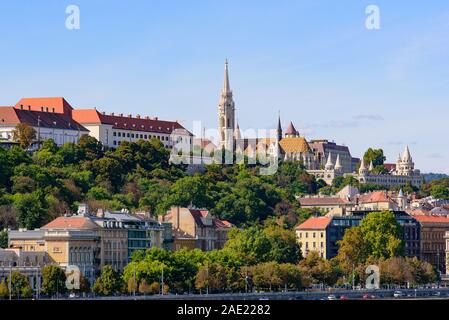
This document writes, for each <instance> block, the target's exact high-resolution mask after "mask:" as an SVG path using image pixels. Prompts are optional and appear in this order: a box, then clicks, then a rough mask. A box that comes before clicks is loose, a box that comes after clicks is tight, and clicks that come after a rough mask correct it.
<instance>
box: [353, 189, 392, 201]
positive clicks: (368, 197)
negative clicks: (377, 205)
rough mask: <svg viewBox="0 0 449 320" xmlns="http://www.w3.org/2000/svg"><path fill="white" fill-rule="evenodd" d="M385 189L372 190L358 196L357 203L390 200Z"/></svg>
mask: <svg viewBox="0 0 449 320" xmlns="http://www.w3.org/2000/svg"><path fill="white" fill-rule="evenodd" d="M390 201H391V199H390V198H389V197H388V196H387V194H386V193H385V191H373V192H370V193H366V194H361V195H360V196H359V203H372V202H390Z"/></svg>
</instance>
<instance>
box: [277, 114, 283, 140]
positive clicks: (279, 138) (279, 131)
mask: <svg viewBox="0 0 449 320" xmlns="http://www.w3.org/2000/svg"><path fill="white" fill-rule="evenodd" d="M276 133H277V139H278V141H281V140H282V126H281V112H280V111H279V116H278V128H277V130H276Z"/></svg>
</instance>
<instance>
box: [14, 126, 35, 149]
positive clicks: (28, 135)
mask: <svg viewBox="0 0 449 320" xmlns="http://www.w3.org/2000/svg"><path fill="white" fill-rule="evenodd" d="M12 134H13V140H14V141H17V142H19V144H20V146H21V147H22V148H23V149H27V148H28V147H30V146H31V144H32V143H33V141H34V140H35V139H36V130H35V129H34V128H33V127H30V126H29V125H27V124H26V123H19V124H17V125H16V127H15V129H14V130H13V132H12Z"/></svg>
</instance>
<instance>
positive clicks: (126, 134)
mask: <svg viewBox="0 0 449 320" xmlns="http://www.w3.org/2000/svg"><path fill="white" fill-rule="evenodd" d="M112 135H113V136H114V137H123V138H133V139H139V138H140V139H151V138H157V139H159V140H161V141H168V140H169V137H168V136H156V135H151V134H142V133H141V134H139V133H135V134H134V133H129V132H121V131H118V132H117V131H114V132H113V133H112Z"/></svg>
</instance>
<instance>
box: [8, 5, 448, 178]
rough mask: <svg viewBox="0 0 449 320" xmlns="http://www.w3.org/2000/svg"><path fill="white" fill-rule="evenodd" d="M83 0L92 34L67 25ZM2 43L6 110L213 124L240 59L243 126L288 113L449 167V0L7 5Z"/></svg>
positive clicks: (393, 152)
mask: <svg viewBox="0 0 449 320" xmlns="http://www.w3.org/2000/svg"><path fill="white" fill-rule="evenodd" d="M71 4H75V5H78V6H79V8H80V12H81V25H80V26H81V28H80V30H68V29H66V28H65V20H66V17H67V15H66V13H65V9H66V7H67V6H68V5H71ZM370 4H374V5H377V6H378V7H379V9H380V14H381V28H380V30H367V29H366V28H365V19H366V14H365V8H366V7H367V6H368V5H370ZM0 39H1V41H0V59H1V61H2V63H1V64H0V72H1V74H2V77H1V78H0V105H12V104H14V103H15V102H16V101H18V100H19V99H20V98H21V97H38V96H64V97H66V99H67V100H68V101H69V102H70V103H71V104H72V105H73V106H74V107H76V108H89V107H97V108H98V109H100V110H104V111H107V112H123V113H133V114H141V115H150V116H159V117H160V118H167V119H173V120H175V119H177V120H180V121H182V123H183V124H184V125H185V126H186V127H189V128H190V127H191V126H192V121H194V120H201V121H203V123H204V124H205V125H206V126H207V127H215V126H216V125H217V119H216V117H217V103H218V99H219V92H220V89H221V87H222V81H223V62H224V59H225V58H228V59H229V62H230V66H229V68H230V78H231V79H230V80H231V87H232V89H233V92H234V98H235V102H236V107H237V117H238V121H239V123H240V126H241V128H242V129H247V128H274V127H275V125H276V120H277V114H278V110H280V112H281V117H282V120H283V123H284V126H286V125H287V122H288V121H289V120H292V121H293V122H294V124H295V126H296V127H297V129H299V130H300V131H301V133H302V134H304V135H305V136H306V138H308V139H311V138H327V139H329V140H335V141H336V142H338V143H344V144H347V145H348V146H349V147H350V150H351V152H352V153H353V155H354V156H360V155H361V154H362V153H363V152H364V151H365V150H366V149H367V148H368V147H370V146H373V147H380V148H383V149H384V151H385V154H386V156H387V158H388V160H389V161H394V160H395V159H396V156H397V154H398V152H402V150H403V149H404V146H405V144H408V145H409V146H410V150H411V152H412V156H413V158H414V161H415V163H416V166H417V167H418V168H420V169H421V170H422V171H424V172H429V171H434V172H445V173H449V148H448V146H449V143H448V139H447V132H448V125H447V124H448V117H449V110H448V104H449V103H448V101H449V90H448V88H449V2H447V1H446V0H441V1H440V0H433V1H427V2H424V1H405V0H404V1H399V0H396V1H378V0H372V1H356V0H351V1H350V0H341V1H333V0H328V1H319V0H309V1H299V0H291V1H282V0H281V1H274V0H273V1H261V0H258V1H256V0H247V1H237V0H227V1H212V0H208V1H206V0H202V1H201V0H190V1H173V0H171V1H170V0H168V1H148V0H147V1H143V0H142V1H139V0H133V1H112V0H109V1H99V0H88V1H84V0H83V1H75V0H73V1H62V0H53V1H50V0H40V1H25V0H17V1H5V0H3V1H1V3H0Z"/></svg>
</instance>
